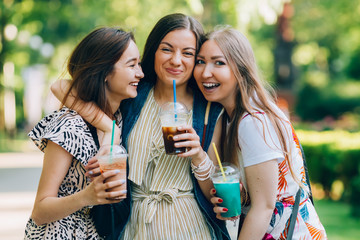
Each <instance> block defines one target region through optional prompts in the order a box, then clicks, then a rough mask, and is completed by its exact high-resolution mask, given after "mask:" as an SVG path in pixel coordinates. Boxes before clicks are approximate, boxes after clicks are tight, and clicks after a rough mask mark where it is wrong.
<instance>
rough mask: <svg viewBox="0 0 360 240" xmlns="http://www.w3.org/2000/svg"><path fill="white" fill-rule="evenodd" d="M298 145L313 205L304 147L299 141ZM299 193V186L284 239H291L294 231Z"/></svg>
mask: <svg viewBox="0 0 360 240" xmlns="http://www.w3.org/2000/svg"><path fill="white" fill-rule="evenodd" d="M299 145H300V150H301V155H302V158H303V162H304V170H305V177H306V183H307V185H308V186H309V193H310V194H309V198H310V200H311V203H312V204H313V205H314V201H313V198H312V192H311V186H310V179H309V173H308V169H307V165H306V159H305V153H304V149H303V148H302V146H301V144H300V143H299ZM300 195H301V188H299V190H298V191H297V193H296V197H295V203H294V207H293V210H292V213H291V217H290V225H289V231H288V234H287V237H286V240H291V239H292V235H293V233H294V228H295V222H296V218H297V214H298V211H299V204H300Z"/></svg>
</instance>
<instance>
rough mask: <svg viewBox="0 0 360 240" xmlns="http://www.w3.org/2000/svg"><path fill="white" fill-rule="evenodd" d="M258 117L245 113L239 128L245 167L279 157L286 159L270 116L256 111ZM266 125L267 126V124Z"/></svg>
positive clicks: (239, 139)
mask: <svg viewBox="0 0 360 240" xmlns="http://www.w3.org/2000/svg"><path fill="white" fill-rule="evenodd" d="M256 116H257V117H259V118H260V120H259V119H257V118H256V117H253V116H251V115H244V116H243V119H242V120H241V121H240V124H239V129H238V141H239V146H240V149H241V152H242V157H243V162H244V167H249V166H252V165H255V164H259V163H263V162H266V161H269V160H273V159H277V160H278V162H281V161H282V160H284V154H283V153H282V150H281V144H280V141H279V138H278V137H277V135H276V132H275V129H274V126H273V125H272V124H271V123H270V119H269V117H268V116H267V115H266V114H264V113H260V112H259V113H256ZM264 124H265V125H266V126H265V125H264Z"/></svg>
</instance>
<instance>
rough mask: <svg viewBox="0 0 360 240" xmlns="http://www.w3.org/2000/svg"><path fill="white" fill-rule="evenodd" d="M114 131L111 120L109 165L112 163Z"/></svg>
mask: <svg viewBox="0 0 360 240" xmlns="http://www.w3.org/2000/svg"><path fill="white" fill-rule="evenodd" d="M114 130H115V120H113V125H112V131H111V145H110V163H111V162H112V151H113V146H114Z"/></svg>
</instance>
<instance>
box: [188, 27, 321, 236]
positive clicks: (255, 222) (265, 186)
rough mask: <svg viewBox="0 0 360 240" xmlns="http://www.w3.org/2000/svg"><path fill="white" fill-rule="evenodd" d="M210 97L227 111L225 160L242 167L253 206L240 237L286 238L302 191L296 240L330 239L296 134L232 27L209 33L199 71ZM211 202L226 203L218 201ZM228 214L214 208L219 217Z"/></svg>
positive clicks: (200, 82)
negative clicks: (312, 195) (313, 199)
mask: <svg viewBox="0 0 360 240" xmlns="http://www.w3.org/2000/svg"><path fill="white" fill-rule="evenodd" d="M194 77H195V79H196V82H197V84H198V86H199V88H200V90H201V92H202V93H203V94H204V96H205V98H206V99H207V100H208V101H211V102H218V103H220V104H222V105H223V107H224V109H225V112H226V113H225V116H224V118H223V119H224V121H223V136H222V139H223V141H222V142H223V143H224V144H223V149H222V150H223V151H222V152H223V153H224V155H225V156H224V158H223V159H226V160H229V161H231V162H233V163H235V164H236V165H238V166H239V167H240V169H241V170H242V173H243V174H242V177H241V182H242V184H243V189H244V190H245V192H246V195H243V196H242V199H246V200H247V201H246V202H248V203H249V204H247V206H243V209H242V211H243V213H244V214H245V219H244V221H243V225H242V228H241V231H240V234H239V239H246V240H249V239H286V238H287V234H288V230H289V220H290V217H291V213H292V210H293V207H294V204H295V196H296V194H297V192H298V191H299V194H300V204H299V211H298V214H297V219H296V224H295V228H294V233H293V237H292V239H327V237H326V233H325V229H324V227H323V226H322V224H321V222H320V220H319V218H318V215H317V213H316V211H315V209H314V206H313V204H312V202H311V200H310V199H309V186H308V185H307V183H306V175H305V170H304V165H303V159H302V154H301V149H300V144H299V141H298V138H297V137H296V134H295V132H294V130H293V128H292V126H291V124H290V122H289V120H288V119H287V117H286V116H285V115H284V114H283V113H282V112H281V110H280V109H279V108H278V107H277V106H276V105H275V101H274V98H273V97H272V96H271V94H270V93H269V92H268V91H267V90H266V89H265V87H264V83H263V82H262V81H261V80H260V77H259V75H258V70H257V65H256V62H255V58H254V54H253V50H252V48H251V45H250V43H249V42H248V40H247V39H246V37H245V36H244V35H243V34H241V33H240V32H238V31H236V30H234V29H231V28H222V29H219V30H216V31H214V32H212V33H210V34H208V35H207V37H206V39H205V42H204V43H203V45H202V47H201V49H200V52H199V54H198V55H197V60H196V66H195V69H194ZM211 201H212V202H213V203H214V204H215V205H216V204H217V203H220V202H222V200H221V199H220V198H218V197H213V198H212V199H211ZM224 211H226V209H223V208H221V207H219V206H216V207H215V208H214V212H215V213H217V216H218V218H220V219H224V218H222V217H221V216H220V213H221V212H224Z"/></svg>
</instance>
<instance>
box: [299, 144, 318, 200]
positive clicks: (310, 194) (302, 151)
mask: <svg viewBox="0 0 360 240" xmlns="http://www.w3.org/2000/svg"><path fill="white" fill-rule="evenodd" d="M299 145H300V150H301V155H302V158H303V162H304V170H305V177H306V183H307V185H308V186H309V198H310V200H311V203H312V204H313V205H314V200H313V196H312V191H311V185H310V178H309V172H308V168H307V165H306V159H305V153H304V149H303V148H302V146H301V144H300V142H299Z"/></svg>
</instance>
